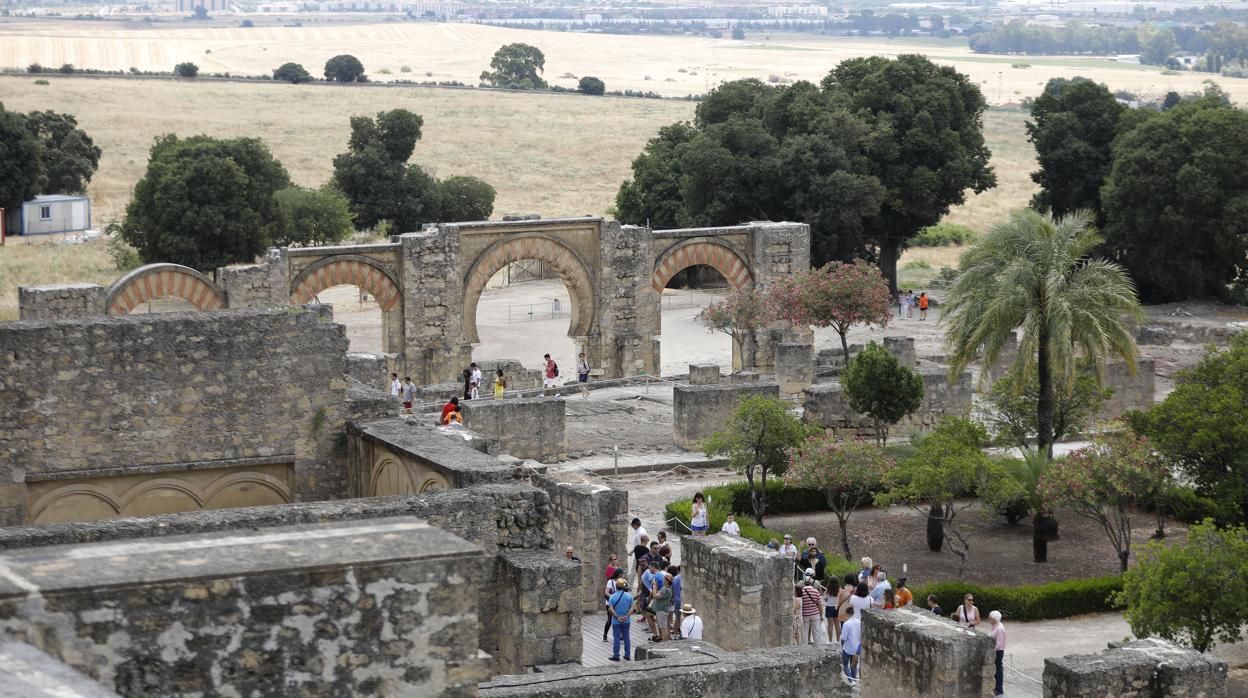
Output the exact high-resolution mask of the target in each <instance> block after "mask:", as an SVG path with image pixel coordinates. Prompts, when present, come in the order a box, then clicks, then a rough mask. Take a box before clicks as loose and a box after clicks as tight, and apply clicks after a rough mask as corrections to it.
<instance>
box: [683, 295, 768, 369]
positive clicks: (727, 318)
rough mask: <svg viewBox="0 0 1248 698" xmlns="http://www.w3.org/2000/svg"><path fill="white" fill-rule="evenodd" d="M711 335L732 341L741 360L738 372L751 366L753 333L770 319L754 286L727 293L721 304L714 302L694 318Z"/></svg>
mask: <svg viewBox="0 0 1248 698" xmlns="http://www.w3.org/2000/svg"><path fill="white" fill-rule="evenodd" d="M694 319H696V320H697V321H698V322H700V323H702V326H703V327H705V328H706V329H707V330H708V331H710V332H722V333H724V334H726V335H728V336H729V337H731V338H732V343H733V345H734V346H735V347H736V349H737V353H738V354H739V355H740V357H741V368H742V370H746V369H748V368H750V367H753V366H754V360H755V352H756V346H755V334H754V333H755V332H757V331H758V329H759V328H761V327H762V326H763V325H764V324H766V323H767V320H768V319H770V316H769V315H768V313H767V299H766V297H765V296H764V294H763V293H761V292H760V291H759V290H758V289H756V288H754V287H753V286H751V287H749V288H742V289H737V290H735V291H733V292H732V293H729V294H728V296H727V297H726V298H724V299H723V300H719V301H715V302H714V303H711V304H710V305H708V306H706V307H705V308H703V309H702V311H701V312H699V313H698V315H697V317H696V318H694Z"/></svg>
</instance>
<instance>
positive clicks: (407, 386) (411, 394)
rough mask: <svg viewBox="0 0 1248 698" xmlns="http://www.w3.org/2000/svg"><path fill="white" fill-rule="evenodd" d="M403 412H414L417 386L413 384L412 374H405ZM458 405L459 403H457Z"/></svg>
mask: <svg viewBox="0 0 1248 698" xmlns="http://www.w3.org/2000/svg"><path fill="white" fill-rule="evenodd" d="M402 396H403V414H411V413H412V402H413V401H415V400H416V386H415V385H413V384H412V377H411V376H403V393H402ZM455 404H456V405H458V404H459V403H458V402H457V403H455Z"/></svg>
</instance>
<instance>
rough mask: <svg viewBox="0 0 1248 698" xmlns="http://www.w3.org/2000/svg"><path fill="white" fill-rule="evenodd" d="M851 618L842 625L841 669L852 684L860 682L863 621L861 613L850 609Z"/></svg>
mask: <svg viewBox="0 0 1248 698" xmlns="http://www.w3.org/2000/svg"><path fill="white" fill-rule="evenodd" d="M848 613H849V618H848V619H847V620H846V621H845V622H844V623H842V624H841V669H842V670H843V671H844V672H845V678H847V679H849V682H850V683H854V682H856V681H857V680H858V655H859V654H860V653H861V652H862V621H860V620H859V616H860V615H861V614H860V613H857V612H855V611H854V609H852V608H851V609H849V611H848Z"/></svg>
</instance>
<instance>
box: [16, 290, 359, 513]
mask: <svg viewBox="0 0 1248 698" xmlns="http://www.w3.org/2000/svg"><path fill="white" fill-rule="evenodd" d="M346 346H347V340H346V337H345V336H344V332H343V328H342V327H341V326H340V325H336V324H334V323H333V322H332V320H331V318H330V316H329V313H328V310H327V309H312V308H308V309H304V308H293V309H281V310H265V311H234V312H228V313H215V312H214V313H205V312H192V313H163V314H155V315H145V316H123V317H92V318H83V319H77V320H68V321H18V322H10V323H5V324H4V327H3V331H0V461H4V462H5V463H6V465H5V467H4V468H3V472H0V524H8V525H13V524H20V523H24V522H26V521H27V520H28V519H29V517H30V516H32V512H31V511H30V505H31V504H34V503H36V502H34V501H33V498H34V496H35V495H34V494H33V493H32V491H37V492H38V493H40V494H41V495H42V494H46V492H51V493H53V495H49V496H50V497H51V498H52V499H53V500H55V499H56V498H55V496H54V495H55V493H56V492H59V491H64V490H63V489H61V486H62V485H65V486H70V485H73V486H77V485H80V484H81V485H87V486H91V487H102V488H104V489H105V490H107V489H108V488H109V487H112V485H113V484H115V482H120V481H110V480H109V478H115V477H120V476H143V477H141V478H139V480H143V479H144V478H148V479H150V478H154V477H156V476H157V475H161V474H166V476H167V477H169V478H173V479H174V480H175V481H177V482H185V483H187V484H178V485H177V486H178V487H184V488H189V489H195V488H200V489H201V492H200V494H199V495H196V496H198V497H200V498H201V499H202V498H207V497H208V496H209V494H210V493H211V490H212V487H211V486H210V485H208V486H202V487H201V485H203V483H198V482H195V481H193V478H194V475H195V473H196V472H198V471H213V473H214V477H216V476H217V475H215V474H221V477H225V476H227V475H229V474H230V473H234V472H237V471H239V470H240V469H241V470H245V471H253V470H260V471H261V472H262V475H261V476H260V477H268V478H272V479H273V480H274V481H276V482H275V484H274V485H273V487H274V488H275V489H276V490H283V488H284V491H285V492H286V493H287V494H284V495H283V496H282V497H281V499H284V500H285V501H290V500H291V499H301V500H315V499H327V498H332V497H341V496H343V495H345V493H346V481H345V469H344V468H343V467H342V464H341V463H339V462H338V458H336V457H335V456H334V455H333V451H334V439H335V437H336V435H337V434H338V433H340V432H341V430H342V424H343V422H344V419H345V414H344V412H345V409H344V403H343V393H344V391H345V389H346V386H347V382H346V380H345V377H344V374H343V371H344V355H345V352H346ZM128 482H129V481H127V483H128ZM136 482H137V481H136ZM218 482H220V480H218ZM140 485H141V483H139V484H135V485H134V486H135V487H139V486H140ZM126 487H130V484H127V485H126ZM134 491H135V490H134V489H133V488H131V489H130V494H126V493H122V492H120V491H114V492H113V494H115V495H116V497H117V499H118V501H119V502H124V501H126V498H127V497H128V496H131V495H132V494H133V492H134ZM230 501H231V504H233V505H236V503H235V502H234V501H233V500H230ZM196 503H197V504H201V502H199V501H198V500H197V502H196ZM202 504H206V505H211V503H210V502H202ZM153 506H156V505H153ZM121 513H143V512H142V511H138V512H134V511H123V512H121ZM112 515H116V513H113V514H112ZM53 520H55V519H53Z"/></svg>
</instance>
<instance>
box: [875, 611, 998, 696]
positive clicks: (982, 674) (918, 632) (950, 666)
mask: <svg viewBox="0 0 1248 698" xmlns="http://www.w3.org/2000/svg"><path fill="white" fill-rule="evenodd" d="M993 647H994V645H993V640H992V638H991V637H989V636H987V635H985V634H983V633H977V632H975V631H974V630H970V629H968V628H964V627H962V626H960V625H958V624H957V623H954V622H953V621H951V620H948V619H946V618H941V617H939V616H937V615H936V614H934V613H931V612H930V611H923V610H918V609H909V608H897V609H890V610H887V611H883V610H872V611H864V612H863V614H862V658H861V662H862V671H861V674H860V675H861V677H862V698H876V697H878V698H885V697H887V698H895V697H896V696H932V697H937V698H972V697H973V696H991V695H992V689H993V654H992V653H993Z"/></svg>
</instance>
